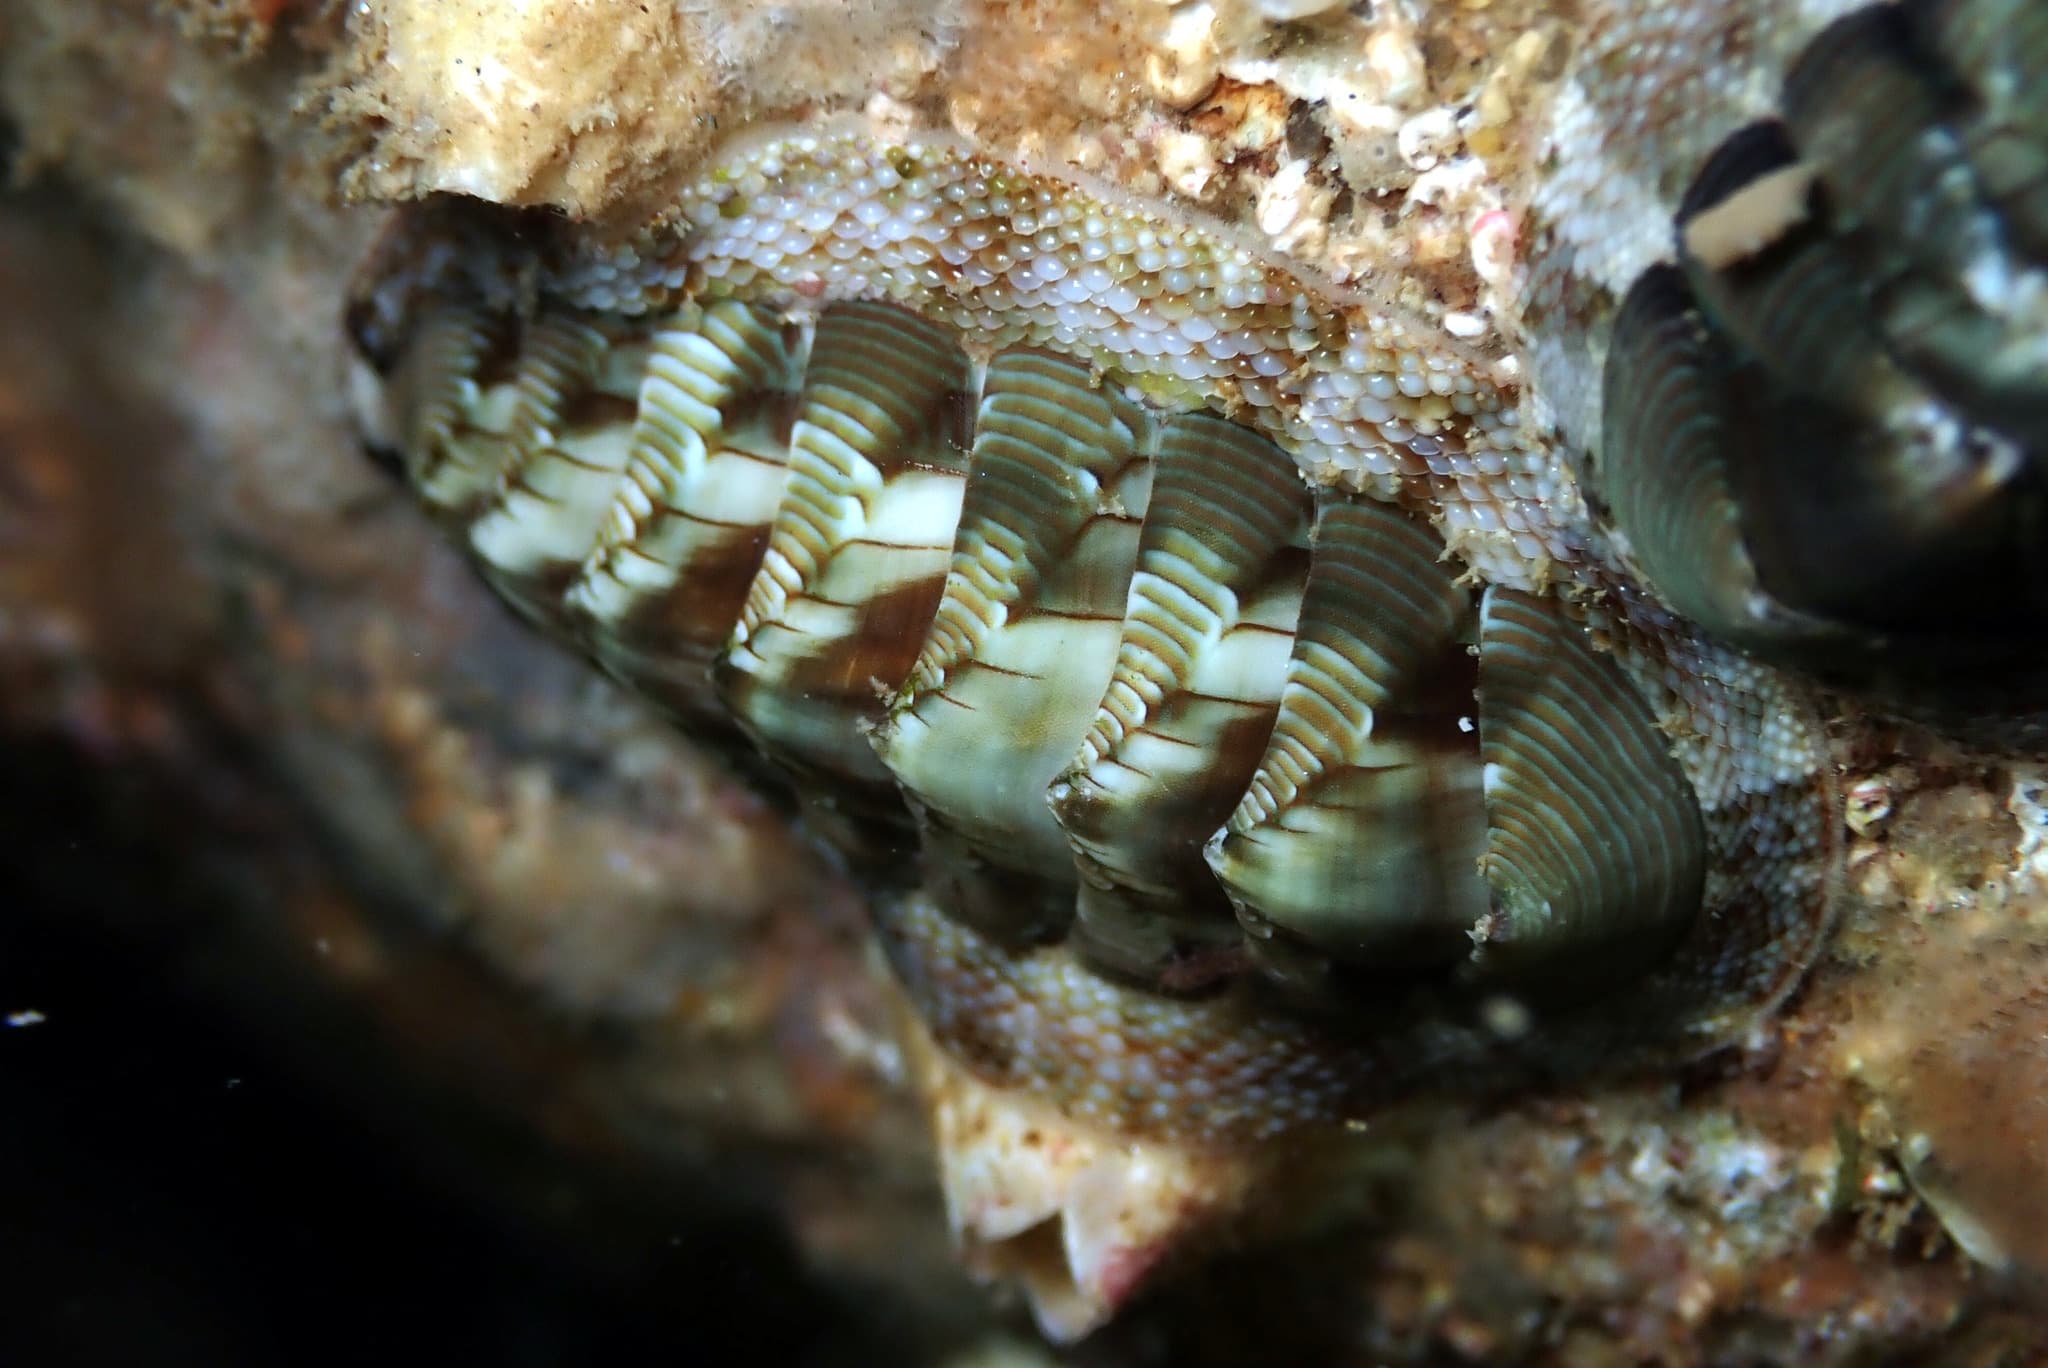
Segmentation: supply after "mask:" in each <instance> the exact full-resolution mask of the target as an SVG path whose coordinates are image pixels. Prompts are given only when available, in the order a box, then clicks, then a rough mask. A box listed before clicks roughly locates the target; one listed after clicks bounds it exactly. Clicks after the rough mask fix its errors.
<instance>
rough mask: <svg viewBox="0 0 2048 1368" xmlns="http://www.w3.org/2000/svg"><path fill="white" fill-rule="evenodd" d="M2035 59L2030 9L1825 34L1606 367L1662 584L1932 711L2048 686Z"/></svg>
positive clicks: (1629, 500) (1689, 197)
mask: <svg viewBox="0 0 2048 1368" xmlns="http://www.w3.org/2000/svg"><path fill="white" fill-rule="evenodd" d="M2044 32H2048V23H2044V21H2043V19H2042V17H2041V14H2040V7H2039V6H2038V5H2029V4H2026V3H2024V0H2021V3H2011V2H2010V0H1924V2H1923V0H1912V2H1911V3H1902V4H1897V5H1890V4H1881V5H1872V6H1869V7H1867V8H1865V9H1862V10H1858V11H1855V12H1853V13H1850V14H1847V15H1845V16H1844V17H1842V18H1840V19H1838V20H1836V21H1835V22H1834V23H1833V24H1831V25H1829V26H1827V27H1826V28H1824V29H1823V30H1821V31H1820V32H1819V33H1818V34H1817V35H1815V36H1814V37H1813V38H1812V40H1811V41H1810V42H1809V43H1808V44H1806V45H1805V46H1804V48H1803V49H1802V50H1801V51H1800V52H1799V53H1798V55H1797V57H1796V59H1795V60H1793V61H1792V62H1791V63H1790V65H1789V67H1788V69H1787V71H1786V74H1785V77H1784V80H1783V86H1782V94H1781V113H1782V118H1781V119H1772V120H1764V121H1759V122H1756V123H1753V124H1750V125H1748V126H1746V127H1744V128H1741V129H1739V130H1737V131H1736V132H1735V133H1733V134H1732V135H1731V136H1730V137H1729V138H1727V139H1726V140H1725V141H1724V142H1723V143H1722V144H1721V146H1720V147H1719V148H1717V149H1716V150H1715V152H1714V153H1713V155H1712V156H1711V157H1709V158H1708V159H1707V161H1706V163H1705V164H1704V165H1703V166H1702V167H1701V168H1700V169H1699V171H1698V173H1697V175H1696V176H1695V177H1694V178H1693V179H1692V180H1691V183H1690V187H1689V189H1688V190H1687V192H1686V194H1685V195H1684V196H1683V198H1682V199H1681V201H1680V202H1679V204H1678V205H1677V209H1676V213H1675V215H1674V219H1673V225H1672V227H1673V236H1672V255H1673V258H1674V262H1675V265H1674V266H1672V267H1665V266H1657V267H1652V268H1651V269H1650V270H1648V271H1646V272H1644V273H1643V274H1642V275H1641V276H1640V277H1638V278H1637V279H1636V281H1635V282H1634V284H1633V286H1632V287H1631V288H1630V290H1629V291H1628V293H1627V295H1626V298H1625V299H1624V300H1623V302H1622V305H1621V308H1620V310H1619V313H1618V315H1617V318H1616V321H1615V325H1614V331H1613V335H1612V343H1611V347H1610V349H1609V351H1608V354H1607V358H1606V368H1605V376H1604V383H1603V394H1604V414H1603V418H1602V424H1601V426H1602V440H1601V442H1600V444H1599V449H1598V452H1597V458H1596V465H1597V469H1598V471H1599V477H1600V478H1599V485H1600V488H1601V491H1602V492H1603V494H1604V496H1605V499H1606V501H1607V503H1608V505H1609V506H1610V508H1611V511H1612V514H1613V518H1614V522H1615V525H1616V526H1617V527H1618V528H1619V529H1620V530H1621V531H1622V532H1623V533H1624V534H1625V535H1626V537H1627V538H1628V541H1629V543H1630V545H1631V547H1632V548H1633V551H1634V555H1635V560H1636V563H1637V565H1638V566H1639V567H1640V568H1641V569H1642V570H1643V571H1644V572H1645V574H1646V575H1647V577H1648V579H1649V580H1650V582H1651V583H1652V585H1653V586H1655V587H1656V588H1657V589H1658V590H1659V591H1660V592H1661V593H1662V594H1663V595H1664V596H1665V597H1666V598H1667V599H1668V601H1669V602H1670V603H1671V604H1672V605H1673V606H1674V607H1676V608H1678V609H1679V610H1680V611H1682V612H1685V613H1686V614H1688V615H1689V616H1691V617H1693V618H1695V619H1697V620H1698V621H1700V622H1701V623H1703V624H1704V625H1706V626H1707V627H1708V628H1710V629H1711V630H1713V631H1715V632H1718V633H1721V634H1723V635H1725V636H1728V637H1730V638H1732V639H1734V640H1737V641H1740V642H1742V643H1743V644H1744V645H1746V646H1748V647H1749V648H1751V649H1753V650H1755V651H1757V652H1759V653H1762V654H1767V655H1770V656H1773V657H1776V658H1780V659H1784V660H1788V661H1792V662H1796V663H1799V664H1801V665H1804V666H1807V667H1810V668H1815V669H1818V670H1821V671H1822V672H1824V673H1826V674H1827V675H1828V676H1829V677H1830V678H1831V679H1834V680H1835V681H1837V682H1839V683H1841V684H1842V685H1844V686H1845V687H1848V688H1852V689H1861V690H1866V691H1871V692H1875V693H1877V694H1878V695H1880V696H1883V697H1887V698H1890V699H1892V700H1893V701H1895V702H1898V703H1901V704H1903V705H1904V706H1907V707H1909V708H1911V709H1913V710H1914V711H1918V712H1922V713H1928V714H1935V715H1939V714H1943V713H1947V712H1957V711H1961V712H1980V711H1984V710H1987V709H1989V710H1997V709H1998V708H2000V707H2004V708H2008V709H2012V710H2015V711H2018V712H2021V713H2025V712H2029V711H2038V710H2039V709H2041V708H2042V707H2043V704H2042V701H2041V699H2042V696H2043V685H2044V684H2048V652H2044V651H2043V649H2042V646H2041V644H2040V643H2041V641H2042V640H2043V630H2044V628H2048V554H2044V552H2043V549H2042V547H2043V532H2042V529H2043V527H2044V526H2048V250H2044V240H2043V237H2042V234H2041V228H2042V226H2043V224H2042V220H2041V218H2040V211H2041V209H2042V206H2043V205H2044V204H2048V120H2044V117H2043V116H2044V110H2048V100H2044V98H2043V97H2042V96H2041V94H2040V93H2039V92H2040V91H2042V90H2043V89H2044V88H2048V64H2044V53H2048V41H2044V39H2043V36H2042V35H2043V33H2044ZM1994 35H1995V36H1994ZM1959 666H1960V667H1963V669H1964V670H1965V671H1966V672H1967V674H1968V675H1969V676H1970V677H1969V678H1968V679H1966V680H1959V679H1957V678H1956V675H1957V672H1958V667H1959Z"/></svg>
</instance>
